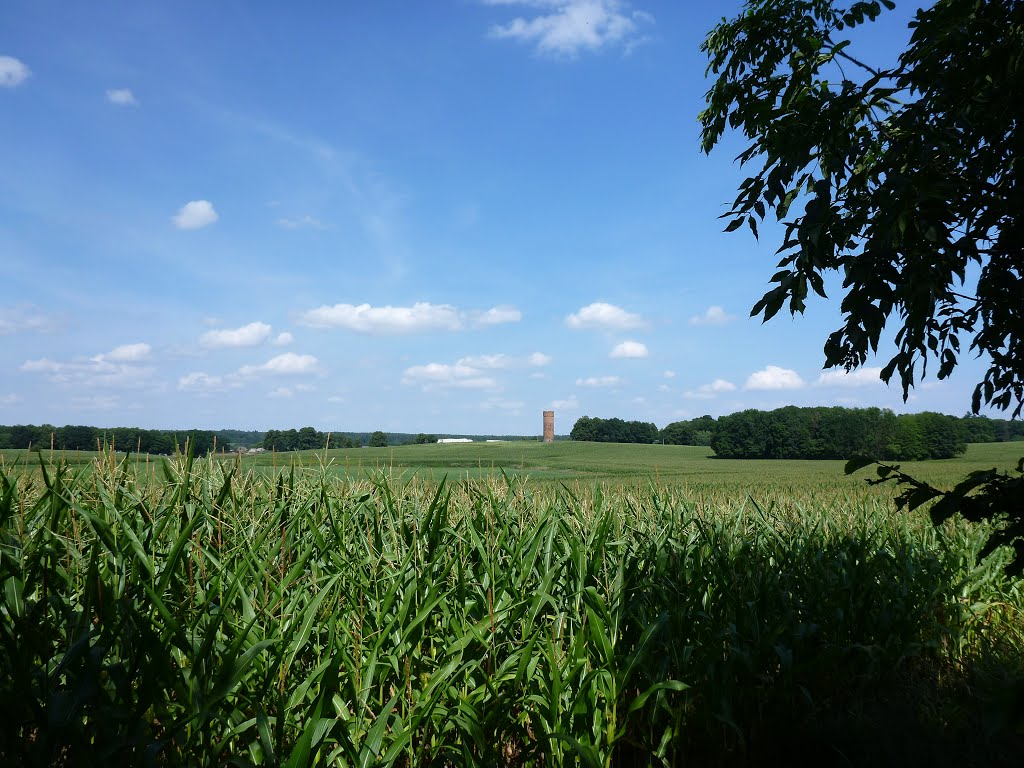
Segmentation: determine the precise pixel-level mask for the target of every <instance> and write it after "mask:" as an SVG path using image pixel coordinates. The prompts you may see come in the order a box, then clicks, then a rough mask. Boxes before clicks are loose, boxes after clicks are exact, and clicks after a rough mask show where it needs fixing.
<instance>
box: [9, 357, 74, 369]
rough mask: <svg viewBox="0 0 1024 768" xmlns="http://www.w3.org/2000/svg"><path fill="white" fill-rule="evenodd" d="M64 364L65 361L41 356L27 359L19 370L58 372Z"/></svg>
mask: <svg viewBox="0 0 1024 768" xmlns="http://www.w3.org/2000/svg"><path fill="white" fill-rule="evenodd" d="M63 366H64V364H63V363H57V362H54V361H53V360H50V359H49V358H46V357H41V358H39V359H38V360H26V361H25V362H24V363H22V364H21V367H20V369H19V370H22V371H25V372H26V373H57V372H58V371H59V370H61V368H62V367H63Z"/></svg>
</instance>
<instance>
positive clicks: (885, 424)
mask: <svg viewBox="0 0 1024 768" xmlns="http://www.w3.org/2000/svg"><path fill="white" fill-rule="evenodd" d="M569 436H570V439H572V440H585V441H592V442H604V443H656V442H661V443H665V444H668V445H703V446H709V447H711V448H712V449H714V451H715V453H716V454H717V455H718V456H720V457H722V458H744V459H754V458H758V459H766V458H778V459H847V458H850V457H851V456H855V455H866V456H872V457H874V458H878V459H881V460H887V461H893V460H899V461H915V460H924V459H939V458H949V457H952V456H956V455H959V454H960V453H963V451H964V450H965V448H966V445H967V443H991V442H1007V441H1011V440H1024V422H1021V421H1018V420H1013V421H1008V420H1006V419H992V418H989V417H987V416H974V415H971V414H968V415H966V416H964V417H962V418H957V417H956V416H948V415H946V414H941V413H930V412H925V413H910V414H900V415H897V414H895V413H893V412H892V411H890V410H888V409H881V408H842V407H814V408H799V407H796V406H787V407H785V408H779V409H777V410H774V411H758V410H746V411H741V412H740V413H734V414H730V415H728V416H722V417H720V418H718V419H715V418H713V417H712V416H700V417H699V418H696V419H690V420H686V421H676V422H672V423H671V424H669V425H667V426H666V427H664V428H663V429H661V430H659V429H658V428H657V427H656V426H655V425H654V424H650V423H646V422H641V421H623V420H622V419H615V418H613V419H601V418H595V417H591V416H583V417H581V418H580V419H578V420H577V422H576V424H575V426H573V429H572V432H571V433H570V435H569Z"/></svg>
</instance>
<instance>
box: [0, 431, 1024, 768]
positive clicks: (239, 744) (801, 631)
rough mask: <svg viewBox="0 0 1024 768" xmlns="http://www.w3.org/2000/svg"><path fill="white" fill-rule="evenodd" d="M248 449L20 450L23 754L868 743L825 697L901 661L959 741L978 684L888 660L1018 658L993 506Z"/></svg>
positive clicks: (464, 752) (16, 528)
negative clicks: (70, 460)
mask: <svg viewBox="0 0 1024 768" xmlns="http://www.w3.org/2000/svg"><path fill="white" fill-rule="evenodd" d="M584 447H587V446H584ZM597 447H598V448H604V449H610V448H612V447H604V446H597ZM640 448H642V447H641V446H636V447H632V450H639V449H640ZM659 448H660V447H659ZM422 450H423V451H424V452H425V453H426V452H427V451H428V450H430V451H436V450H437V449H436V448H434V447H431V448H429V449H427V448H423V449H422ZM620 450H621V449H620ZM651 450H652V451H654V452H659V451H657V450H656V449H653V448H652V449H651ZM672 450H673V449H671V448H670V449H664V448H661V449H660V453H662V454H664V453H665V452H666V451H669V452H671V451H672ZM678 450H680V451H682V452H685V450H683V449H678ZM363 452H364V453H365V451H363ZM241 466H242V465H241V462H240V461H239V460H237V459H235V460H233V461H224V462H220V461H215V460H211V459H207V460H204V461H195V460H194V459H193V458H192V457H191V456H182V457H179V458H178V459H176V460H175V461H173V462H168V463H166V464H165V465H162V466H160V467H157V466H156V465H147V464H144V463H142V464H140V463H130V462H128V461H126V460H121V461H117V460H115V457H114V456H113V455H112V454H108V455H104V456H100V457H99V458H98V460H97V463H96V465H95V466H93V467H91V468H88V470H89V471H86V468H85V467H83V468H82V469H81V470H80V471H79V473H77V474H76V473H75V472H73V471H71V470H69V468H68V467H67V466H66V465H57V466H53V465H39V466H38V468H37V469H38V474H35V475H30V474H25V473H23V474H10V473H8V472H6V471H4V472H0V588H2V589H3V599H2V602H0V648H2V653H0V762H3V763H4V764H15V765H40V766H42V765H52V764H66V765H83V764H97V765H101V764H102V765H137V764H141V765H146V764H149V765H195V766H207V765H209V766H212V765H223V764H248V765H277V766H281V765H289V766H303V765H310V764H338V765H385V766H387V765H442V764H459V765H468V764H487V765H522V764H543V765H553V766H559V765H578V764H581V763H583V764H593V765H614V764H642V765H650V764H654V765H672V764H684V763H694V764H699V763H703V762H707V761H708V760H707V758H709V757H710V758H713V757H715V756H720V755H722V754H723V753H725V752H726V751H728V752H730V753H732V754H735V755H737V757H738V758H740V757H741V758H742V759H743V761H744V762H746V761H748V760H749V759H752V758H755V757H758V756H763V755H764V750H765V748H766V747H767V746H771V745H772V744H785V743H786V741H785V740H786V739H787V738H788V739H791V740H792V743H794V744H797V743H800V744H806V743H811V744H814V745H818V746H820V748H821V749H822V751H823V753H825V754H829V755H833V754H836V753H837V752H838V753H840V754H844V755H848V756H850V757H851V759H853V761H854V762H855V763H872V764H873V763H874V762H875V761H874V760H871V759H870V758H871V757H872V756H873V754H874V756H877V755H879V754H884V753H885V750H886V749H887V748H888V747H889V746H890V743H888V742H883V743H881V744H877V740H876V742H875V743H872V741H871V740H869V739H862V738H859V734H857V733H853V734H850V733H834V734H832V735H831V736H828V735H826V736H824V737H823V736H822V732H821V729H820V728H819V726H820V725H821V724H827V723H828V722H830V720H831V719H832V718H834V717H835V716H836V715H841V714H843V713H846V712H847V711H849V710H850V709H851V708H855V707H858V706H862V707H866V704H867V702H870V706H871V707H875V706H876V702H877V700H876V699H875V698H874V696H873V695H872V694H873V693H874V692H875V691H877V690H880V689H881V690H885V691H887V692H888V695H890V696H893V695H898V696H900V697H902V700H904V701H906V702H907V706H909V707H911V708H912V709H911V710H910V711H911V712H912V713H913V714H914V718H917V719H916V720H913V721H912V722H910V723H909V724H913V723H917V724H918V727H919V728H920V729H922V730H921V732H922V734H924V735H925V736H928V737H931V738H924V737H922V738H920V739H919V740H917V741H915V742H914V746H915V747H917V748H918V749H924V750H933V749H934V750H938V751H939V753H940V754H942V752H941V749H942V748H943V747H945V746H947V745H959V744H961V743H963V734H964V733H971V732H972V731H971V728H972V726H973V725H974V724H975V721H974V720H973V719H972V718H974V716H975V715H974V713H975V712H977V711H978V708H977V707H976V706H974V704H975V701H974V699H972V698H970V696H973V695H974V694H970V695H969V696H968V698H966V699H965V698H964V696H965V691H971V690H973V689H970V688H967V687H966V686H954V690H953V695H946V696H943V695H939V694H936V695H933V696H932V697H930V698H929V699H928V700H926V701H918V700H917V698H916V693H917V691H916V689H912V688H908V689H906V690H900V689H899V688H893V687H889V686H891V683H890V681H892V680H899V679H900V675H901V673H900V670H903V669H906V668H908V666H910V665H915V664H916V665H917V666H916V667H915V668H916V670H917V671H916V674H917V675H918V676H920V675H921V674H922V673H930V674H934V675H935V676H936V677H939V676H941V677H942V678H943V679H949V678H950V677H955V676H956V675H958V674H960V673H959V671H958V670H962V669H964V668H965V667H966V666H967V665H970V664H972V663H974V661H973V660H976V659H978V658H980V657H981V654H984V653H991V652H992V649H994V648H1005V654H1006V657H1007V658H1011V659H1018V660H1019V658H1020V650H1021V649H1020V641H1021V635H1020V616H1021V613H1020V611H1021V608H1022V607H1024V605H1022V603H1021V592H1020V586H1021V584H1020V583H1019V582H1014V581H1012V580H1010V579H1008V578H1007V577H1006V576H1005V574H1003V573H1002V570H1001V564H1002V562H1003V560H1004V559H1005V558H1004V557H1003V556H1002V555H1000V554H999V553H997V554H996V555H995V556H994V557H993V558H991V559H990V560H988V561H986V562H983V563H981V564H979V565H975V561H974V557H973V553H974V552H975V551H976V550H977V549H979V548H980V547H982V546H983V545H984V542H985V540H986V536H987V528H986V527H984V526H973V525H970V524H967V523H964V522H957V521H952V520H951V521H948V522H947V523H946V525H945V526H943V528H941V529H933V528H932V527H931V526H927V525H921V524H919V523H920V521H919V520H918V521H915V520H908V519H906V518H902V519H900V518H897V519H893V518H892V517H891V516H890V515H889V514H888V512H887V509H886V505H885V504H883V503H882V501H881V500H880V499H877V498H875V497H874V496H873V495H872V493H867V491H868V489H864V490H865V493H863V494H860V495H852V494H847V493H841V494H836V495H835V496H834V497H823V496H822V495H821V494H820V491H817V490H813V489H811V490H804V491H800V492H794V491H793V490H792V489H785V488H776V489H775V491H774V492H773V494H772V495H771V496H765V497H762V501H763V502H765V503H764V504H763V505H761V506H757V505H756V504H754V503H753V502H744V501H743V500H742V499H741V500H733V499H731V498H730V497H729V496H728V495H714V494H708V493H706V492H703V491H699V492H693V493H687V492H683V491H679V490H671V489H658V488H655V487H651V486H648V487H644V488H640V489H634V490H629V489H627V488H616V489H610V490H609V489H604V488H600V487H598V488H595V489H593V490H591V491H589V492H583V491H574V490H570V489H568V488H565V489H560V490H557V491H554V490H549V491H544V490H542V489H540V488H538V487H535V486H533V485H531V484H527V483H521V482H517V481H510V480H501V481H499V482H477V483H464V484H461V483H460V484H455V485H449V484H447V483H443V482H442V483H422V482H415V481H413V482H409V481H405V480H403V479H402V478H401V477H395V478H391V479H389V478H387V477H386V476H384V475H382V474H378V475H377V476H375V477H374V478H373V479H372V480H371V481H360V482H357V483H350V482H348V481H336V480H333V479H332V477H331V475H330V474H329V472H328V471H327V470H328V467H327V466H326V465H319V466H317V467H314V468H312V469H309V470H302V469H300V468H297V467H295V466H292V467H289V468H286V469H284V470H283V471H281V472H278V473H275V474H273V475H264V474H260V473H244V472H242V470H241ZM157 469H159V472H160V474H159V475H157V474H149V472H150V471H153V470H157ZM25 471H26V472H27V468H26V470H25ZM1002 669H1004V671H1007V672H1008V671H1009V670H1012V667H1005V668H1002ZM1014 679H1020V678H1014ZM858 697H860V698H858ZM934 708H938V709H937V711H936V713H935V714H932V711H933V709H934ZM1007 712H1009V710H1008V709H1007V710H1004V711H1002V712H1001V714H1006V713H1007ZM880 721H881V719H880ZM908 722H909V721H907V720H904V721H901V722H900V723H899V726H898V728H897V731H898V732H897V733H893V734H892V735H891V737H890V738H891V743H892V744H899V743H903V741H905V739H906V735H907V734H906V728H907V726H908ZM993 723H994V724H995V725H994V729H993V730H990V731H988V732H989V733H991V732H996V733H998V732H999V730H1000V727H1002V728H1003V729H1004V730H1005V728H1006V726H999V725H998V721H995V720H994V721H993ZM978 732H979V733H980V732H981V731H980V730H979V731H978ZM808 740H810V741H809V742H808ZM873 748H874V749H875V750H876V751H875V752H874V753H872V752H871V750H872V749H873ZM971 749H972V753H971V754H972V757H975V758H977V759H978V760H981V761H983V762H990V761H991V760H992V759H994V758H999V757H1002V758H1003V759H1005V754H1004V753H1001V752H1000V751H999V745H998V742H997V741H996V742H992V743H988V742H986V741H985V740H984V739H981V738H974V739H972V741H971ZM921 754H923V753H919V755H918V756H919V757H920V756H921ZM929 754H931V752H929ZM944 756H948V754H947V755H944Z"/></svg>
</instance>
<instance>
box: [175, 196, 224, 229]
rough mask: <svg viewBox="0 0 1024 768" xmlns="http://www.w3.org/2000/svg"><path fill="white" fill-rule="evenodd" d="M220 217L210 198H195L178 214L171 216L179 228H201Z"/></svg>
mask: <svg viewBox="0 0 1024 768" xmlns="http://www.w3.org/2000/svg"><path fill="white" fill-rule="evenodd" d="M218 218H220V217H219V216H218V215H217V212H216V211H215V210H213V203H211V202H210V201H209V200H193V201H191V202H188V203H185V205H183V206H182V207H181V210H180V211H178V213H177V215H175V216H172V217H171V221H173V222H174V226H176V227H177V228H178V229H201V228H202V227H206V226H209V225H210V224H213V222H215V221H217V219H218Z"/></svg>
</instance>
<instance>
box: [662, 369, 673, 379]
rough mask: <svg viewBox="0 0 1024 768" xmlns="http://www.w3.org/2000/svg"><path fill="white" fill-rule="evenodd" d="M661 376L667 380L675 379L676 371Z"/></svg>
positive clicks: (666, 372)
mask: <svg viewBox="0 0 1024 768" xmlns="http://www.w3.org/2000/svg"><path fill="white" fill-rule="evenodd" d="M661 375H662V376H664V377H665V378H666V379H674V378H675V377H676V372H675V371H665V372H664V373H663V374H661Z"/></svg>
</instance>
